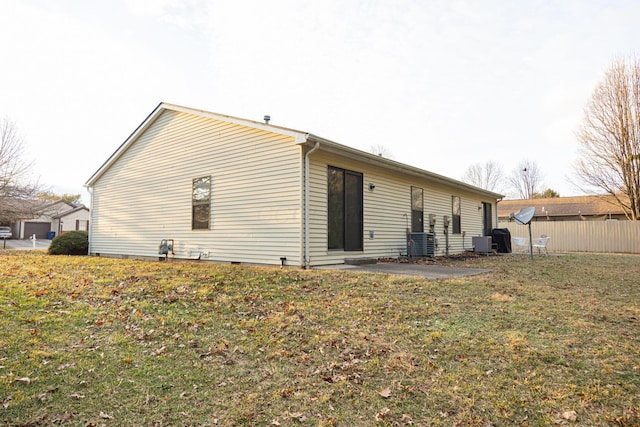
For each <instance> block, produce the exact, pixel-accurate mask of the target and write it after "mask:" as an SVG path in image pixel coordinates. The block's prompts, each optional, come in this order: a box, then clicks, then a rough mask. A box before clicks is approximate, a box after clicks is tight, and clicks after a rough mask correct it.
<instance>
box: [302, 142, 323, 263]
mask: <svg viewBox="0 0 640 427" xmlns="http://www.w3.org/2000/svg"><path fill="white" fill-rule="evenodd" d="M318 148H320V142H316V145H314V146H313V148H312V149H311V150H309V151H307V154H305V155H304V268H305V269H308V268H309V267H310V266H311V258H310V257H309V241H310V240H311V239H310V238H309V179H310V178H309V156H310V155H311V153H313V152H314V151H316V150H317V149H318Z"/></svg>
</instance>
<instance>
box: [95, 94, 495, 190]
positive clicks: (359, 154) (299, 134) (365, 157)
mask: <svg viewBox="0 0 640 427" xmlns="http://www.w3.org/2000/svg"><path fill="white" fill-rule="evenodd" d="M164 111H177V112H181V113H186V114H192V115H196V116H200V117H206V118H210V119H214V120H220V121H224V122H228V123H234V124H238V125H242V126H247V127H250V128H253V129H259V130H264V131H267V132H273V133H278V134H281V135H287V136H291V137H293V138H294V139H295V142H296V144H300V145H307V146H310V147H313V146H314V145H315V144H319V146H320V148H321V149H322V150H324V151H328V152H332V153H337V154H339V155H341V156H344V157H348V158H350V159H354V160H358V161H361V162H365V163H369V164H375V165H377V166H380V167H383V168H386V169H390V170H394V171H397V172H402V173H405V174H409V175H413V176H417V177H420V178H426V179H428V180H429V181H432V182H437V183H441V184H445V185H448V186H451V187H454V188H457V189H460V190H463V191H468V192H471V193H474V194H478V195H481V196H483V197H488V198H492V199H495V200H500V199H502V198H503V197H504V195H502V194H499V193H494V192H492V191H488V190H484V189H482V188H478V187H475V186H473V185H470V184H466V183H464V182H461V181H457V180H455V179H452V178H448V177H445V176H443V175H439V174H436V173H433V172H429V171H426V170H424V169H420V168H416V167H413V166H409V165H407V164H404V163H400V162H396V161H394V160H391V159H387V158H385V157H382V156H378V155H376V154H372V153H367V152H365V151H362V150H358V149H355V148H352V147H348V146H346V145H343V144H339V143H337V142H334V141H331V140H328V139H325V138H322V137H320V136H318V135H314V134H312V133H309V132H304V131H300V130H295V129H291V128H286V127H282V126H275V125H271V124H267V123H263V122H257V121H253V120H247V119H242V118H238V117H233V116H227V115H223V114H218V113H212V112H209V111H205V110H198V109H195V108H190V107H184V106H181V105H175V104H169V103H165V102H161V103H160V104H158V106H157V107H156V108H155V109H154V110H153V111H152V112H151V114H149V116H147V118H146V119H145V120H144V121H143V122H142V123H141V124H140V125H139V126H138V127H137V128H136V130H134V131H133V132H132V133H131V135H129V137H128V138H127V139H126V140H125V141H124V142H123V143H122V144H121V145H120V147H118V149H117V150H116V151H115V152H114V153H113V154H112V155H111V156H110V157H109V158H108V159H107V160H106V161H105V162H104V163H103V164H102V166H100V168H98V170H97V171H96V172H95V173H94V174H93V175H92V176H91V177H90V178H89V179H88V180H87V182H86V183H85V186H86V187H91V186H92V185H94V184H95V183H96V181H97V180H98V179H99V178H100V177H101V176H102V175H103V174H104V173H105V172H106V171H107V170H108V169H109V168H110V167H111V165H113V164H114V163H115V162H116V161H117V160H118V159H119V158H120V157H121V156H122V154H123V153H124V152H125V151H127V149H128V148H129V147H130V146H131V145H132V144H134V143H135V141H136V140H137V139H138V138H139V137H140V136H141V135H142V134H143V133H144V132H145V131H146V130H147V129H148V128H149V126H151V125H152V124H153V122H154V121H155V120H156V119H157V118H158V117H159V116H160V115H161V114H162V113H163V112H164Z"/></svg>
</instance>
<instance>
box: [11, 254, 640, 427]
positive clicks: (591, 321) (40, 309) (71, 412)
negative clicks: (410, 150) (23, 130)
mask: <svg viewBox="0 0 640 427" xmlns="http://www.w3.org/2000/svg"><path fill="white" fill-rule="evenodd" d="M439 262H444V261H439ZM449 262H454V263H456V265H461V266H462V265H464V266H470V267H480V268H490V269H492V272H491V273H489V274H485V275H482V276H475V277H469V278H463V279H456V280H439V281H426V280H424V279H419V278H410V277H400V276H386V275H369V274H358V273H350V272H331V271H302V270H286V269H285V270H282V269H275V268H256V267H244V266H236V265H212V264H204V263H202V264H198V263H186V262H168V263H159V262H143V261H134V260H114V259H106V258H95V257H93V258H89V257H66V256H49V255H46V254H45V253H43V252H18V251H0V403H2V407H0V425H8V426H40V425H73V426H75V425H77V426H102V425H104V426H138V425H139V426H183V425H188V426H214V425H224V426H228V425H264V426H269V425H273V426H289V425H313V426H333V425H336V426H359V425H362V426H365V425H383V426H384V425H389V426H391V425H433V426H437V425H443V426H454V425H460V426H467V425H477V426H502V425H525V426H527V425H529V426H542V425H580V426H595V425H598V426H600V425H612V426H616V425H618V426H633V425H635V426H637V425H640V257H638V256H627V255H566V256H558V257H556V256H549V257H536V259H535V261H534V262H531V261H530V260H529V259H528V257H526V256H500V257H498V256H496V257H484V258H479V259H474V260H468V261H449Z"/></svg>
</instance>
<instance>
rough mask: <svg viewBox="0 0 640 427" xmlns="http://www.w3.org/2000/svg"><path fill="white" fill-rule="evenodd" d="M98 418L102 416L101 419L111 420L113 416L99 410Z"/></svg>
mask: <svg viewBox="0 0 640 427" xmlns="http://www.w3.org/2000/svg"><path fill="white" fill-rule="evenodd" d="M99 416H100V418H102V419H103V420H111V419H113V417H112V416H111V415H109V414H107V413H105V412H102V411H100V415H99Z"/></svg>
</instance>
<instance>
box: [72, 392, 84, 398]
mask: <svg viewBox="0 0 640 427" xmlns="http://www.w3.org/2000/svg"><path fill="white" fill-rule="evenodd" d="M69 397H73V398H74V399H84V394H80V393H73V394H70V395H69Z"/></svg>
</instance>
